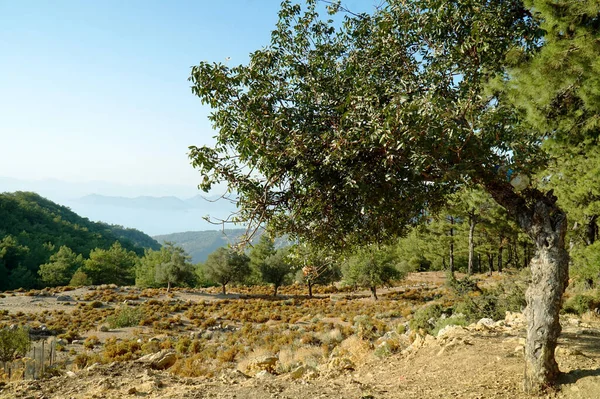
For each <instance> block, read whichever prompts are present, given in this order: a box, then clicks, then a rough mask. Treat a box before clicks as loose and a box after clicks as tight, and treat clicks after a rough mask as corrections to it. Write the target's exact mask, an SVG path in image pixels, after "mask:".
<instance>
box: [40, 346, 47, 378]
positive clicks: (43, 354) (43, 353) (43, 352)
mask: <svg viewBox="0 0 600 399" xmlns="http://www.w3.org/2000/svg"><path fill="white" fill-rule="evenodd" d="M45 342H46V339H42V375H41V376H40V377H41V378H44V368H45V367H44V366H45V365H44V356H45V355H46V351H45V350H44V343H45Z"/></svg>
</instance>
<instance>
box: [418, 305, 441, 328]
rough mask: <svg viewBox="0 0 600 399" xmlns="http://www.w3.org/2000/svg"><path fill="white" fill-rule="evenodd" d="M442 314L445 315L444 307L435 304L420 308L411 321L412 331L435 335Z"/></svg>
mask: <svg viewBox="0 0 600 399" xmlns="http://www.w3.org/2000/svg"><path fill="white" fill-rule="evenodd" d="M442 313H444V308H443V307H442V305H439V304H433V305H428V306H423V307H422V308H419V309H418V310H417V311H416V312H415V314H414V315H413V317H412V319H410V324H409V325H410V329H411V330H413V331H417V332H419V331H422V332H426V333H433V330H434V329H435V327H436V322H437V320H438V319H439V318H440V316H441V315H442Z"/></svg>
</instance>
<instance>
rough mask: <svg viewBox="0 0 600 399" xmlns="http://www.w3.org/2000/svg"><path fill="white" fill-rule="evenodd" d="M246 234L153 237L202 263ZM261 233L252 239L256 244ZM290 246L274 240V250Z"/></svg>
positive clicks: (233, 231)
mask: <svg viewBox="0 0 600 399" xmlns="http://www.w3.org/2000/svg"><path fill="white" fill-rule="evenodd" d="M244 233H246V229H227V230H205V231H186V232H183V233H173V234H164V235H159V236H154V237H153V238H154V239H156V240H157V241H158V242H160V243H161V244H163V243H165V242H172V243H174V244H175V245H177V246H179V247H181V248H183V249H184V250H185V252H187V253H188V254H189V255H190V256H191V257H192V262H194V263H198V262H204V261H205V260H206V258H207V257H208V255H209V254H210V253H212V252H214V251H215V250H216V249H217V248H220V247H225V246H227V245H228V244H235V243H236V242H237V240H238V239H239V238H240V237H241V236H242V235H244ZM260 236H261V233H258V234H257V235H256V237H254V239H253V242H258V239H259V238H260ZM287 245H290V242H289V241H288V240H287V238H277V239H275V248H281V247H284V246H287Z"/></svg>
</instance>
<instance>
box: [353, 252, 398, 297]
mask: <svg viewBox="0 0 600 399" xmlns="http://www.w3.org/2000/svg"><path fill="white" fill-rule="evenodd" d="M395 263H396V259H395V258H394V255H393V253H392V251H391V250H390V249H389V248H382V249H380V248H376V247H375V246H370V247H363V248H361V249H359V250H357V251H355V252H354V254H352V255H351V256H350V257H349V258H348V260H347V261H346V262H345V263H344V265H343V266H342V275H343V276H344V280H345V281H346V282H347V283H349V284H351V285H357V286H360V287H367V288H369V290H371V296H372V297H373V299H375V300H377V287H378V286H380V285H383V284H390V283H391V282H392V281H393V280H398V279H401V278H403V277H404V276H405V275H406V272H405V271H403V272H402V271H400V270H398V269H397V268H396V267H395Z"/></svg>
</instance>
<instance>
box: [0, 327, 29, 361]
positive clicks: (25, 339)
mask: <svg viewBox="0 0 600 399" xmlns="http://www.w3.org/2000/svg"><path fill="white" fill-rule="evenodd" d="M30 347H31V339H30V338H29V331H28V330H27V329H26V328H24V327H19V328H16V329H9V328H3V329H0V362H3V363H5V362H10V361H12V360H14V359H15V358H16V357H17V356H25V354H27V352H28V351H29V348H30Z"/></svg>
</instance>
